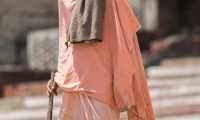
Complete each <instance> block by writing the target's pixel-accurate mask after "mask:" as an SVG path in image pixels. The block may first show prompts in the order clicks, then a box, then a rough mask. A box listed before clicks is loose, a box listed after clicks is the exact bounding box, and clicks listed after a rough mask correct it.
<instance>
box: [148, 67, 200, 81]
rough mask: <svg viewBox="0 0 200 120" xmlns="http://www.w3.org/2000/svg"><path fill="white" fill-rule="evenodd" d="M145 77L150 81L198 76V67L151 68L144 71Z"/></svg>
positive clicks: (199, 73)
mask: <svg viewBox="0 0 200 120" xmlns="http://www.w3.org/2000/svg"><path fill="white" fill-rule="evenodd" d="M146 75H147V78H150V79H157V78H177V77H188V76H200V66H177V67H162V66H152V67H148V68H147V69H146Z"/></svg>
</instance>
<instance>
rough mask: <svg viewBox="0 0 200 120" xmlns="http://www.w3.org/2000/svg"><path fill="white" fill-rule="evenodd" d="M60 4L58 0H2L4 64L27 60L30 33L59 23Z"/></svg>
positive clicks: (0, 60)
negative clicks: (27, 43) (27, 38)
mask: <svg viewBox="0 0 200 120" xmlns="http://www.w3.org/2000/svg"><path fill="white" fill-rule="evenodd" d="M57 6H58V5H57V1H54V0H53V1H41V0H33V1H29V0H17V1H16V0H1V2H0V56H1V57H0V64H23V65H25V64H26V56H23V54H24V52H23V50H24V49H25V48H26V34H27V33H28V32H29V31H32V30H36V29H41V28H50V27H56V26H58V8H57Z"/></svg>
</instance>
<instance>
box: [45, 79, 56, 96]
mask: <svg viewBox="0 0 200 120" xmlns="http://www.w3.org/2000/svg"><path fill="white" fill-rule="evenodd" d="M57 89H58V84H57V83H56V82H54V83H53V85H52V87H51V80H49V81H48V83H47V96H48V97H49V96H50V94H51V93H52V92H54V94H55V95H56V96H57Z"/></svg>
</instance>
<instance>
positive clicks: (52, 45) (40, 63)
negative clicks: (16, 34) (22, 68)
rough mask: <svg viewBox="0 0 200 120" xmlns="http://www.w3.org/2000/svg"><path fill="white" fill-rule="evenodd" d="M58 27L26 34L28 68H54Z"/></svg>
mask: <svg viewBox="0 0 200 120" xmlns="http://www.w3.org/2000/svg"><path fill="white" fill-rule="evenodd" d="M58 36H59V34H58V29H57V28H55V29H49V30H39V31H33V32H30V33H29V34H28V41H27V45H28V46H27V56H28V65H29V68H30V69H37V70H56V68H57V60H58V43H59V37H58Z"/></svg>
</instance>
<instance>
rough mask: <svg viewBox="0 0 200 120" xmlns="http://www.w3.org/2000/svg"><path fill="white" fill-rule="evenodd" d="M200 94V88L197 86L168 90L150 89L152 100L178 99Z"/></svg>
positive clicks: (174, 87)
mask: <svg viewBox="0 0 200 120" xmlns="http://www.w3.org/2000/svg"><path fill="white" fill-rule="evenodd" d="M196 94H200V87H199V86H198V84H197V85H195V86H192V85H187V84H186V85H182V86H170V87H168V88H164V87H163V88H159V89H157V88H152V89H150V96H151V98H152V99H157V98H165V99H169V98H176V97H178V96H192V95H196Z"/></svg>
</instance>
